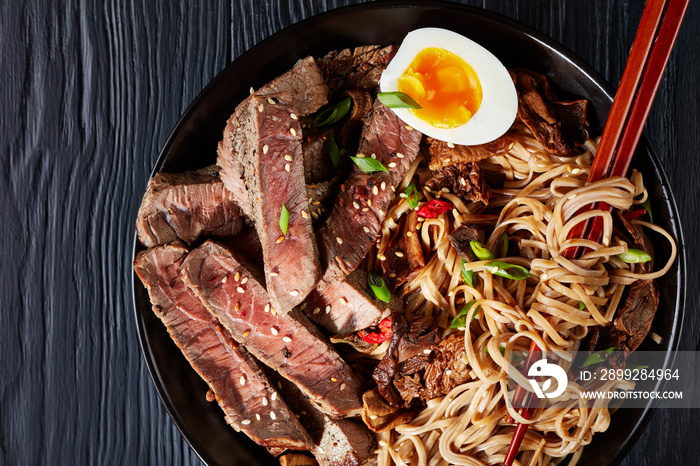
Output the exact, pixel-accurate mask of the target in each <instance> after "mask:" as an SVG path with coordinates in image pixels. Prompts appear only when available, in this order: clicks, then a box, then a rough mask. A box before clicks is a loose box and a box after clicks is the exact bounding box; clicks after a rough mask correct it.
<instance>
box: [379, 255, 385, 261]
mask: <svg viewBox="0 0 700 466" xmlns="http://www.w3.org/2000/svg"><path fill="white" fill-rule="evenodd" d="M377 259H379V260H380V261H385V260H386V256H385V255H384V254H378V255H377Z"/></svg>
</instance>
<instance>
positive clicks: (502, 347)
mask: <svg viewBox="0 0 700 466" xmlns="http://www.w3.org/2000/svg"><path fill="white" fill-rule="evenodd" d="M498 351H500V352H501V356H503V357H504V358H505V357H506V347H505V346H501V345H498ZM484 353H486V354H489V348H488V347H486V348H484Z"/></svg>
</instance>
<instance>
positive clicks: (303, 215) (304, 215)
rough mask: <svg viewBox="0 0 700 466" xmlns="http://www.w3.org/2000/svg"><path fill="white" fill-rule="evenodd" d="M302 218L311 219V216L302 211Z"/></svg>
mask: <svg viewBox="0 0 700 466" xmlns="http://www.w3.org/2000/svg"><path fill="white" fill-rule="evenodd" d="M301 216H302V217H304V218H309V214H308V213H306V211H305V210H302V211H301Z"/></svg>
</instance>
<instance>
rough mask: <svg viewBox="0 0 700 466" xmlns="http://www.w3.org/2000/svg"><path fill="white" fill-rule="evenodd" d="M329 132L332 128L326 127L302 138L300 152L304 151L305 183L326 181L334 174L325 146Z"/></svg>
mask: <svg viewBox="0 0 700 466" xmlns="http://www.w3.org/2000/svg"><path fill="white" fill-rule="evenodd" d="M331 134H332V130H329V129H327V130H324V131H320V132H318V133H315V134H312V135H310V136H306V137H305V138H304V142H303V143H302V152H303V153H304V179H305V180H306V183H307V184H315V183H321V182H323V181H328V180H330V179H331V178H333V176H334V175H335V169H334V168H333V162H332V161H331V157H330V155H328V147H327V144H328V138H329V136H330V135H331Z"/></svg>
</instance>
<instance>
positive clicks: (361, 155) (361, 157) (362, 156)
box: [357, 153, 365, 159]
mask: <svg viewBox="0 0 700 466" xmlns="http://www.w3.org/2000/svg"><path fill="white" fill-rule="evenodd" d="M357 158H358V159H364V158H365V154H360V153H358V154H357Z"/></svg>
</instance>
